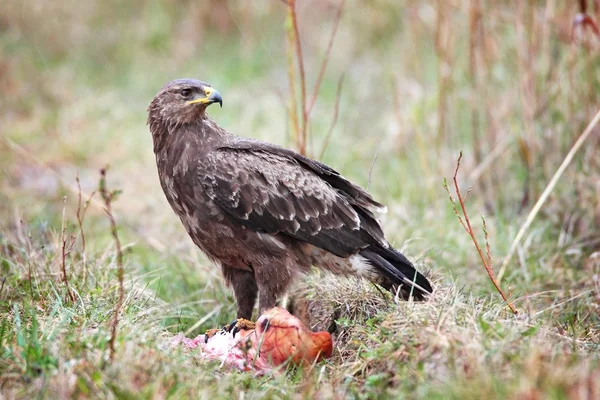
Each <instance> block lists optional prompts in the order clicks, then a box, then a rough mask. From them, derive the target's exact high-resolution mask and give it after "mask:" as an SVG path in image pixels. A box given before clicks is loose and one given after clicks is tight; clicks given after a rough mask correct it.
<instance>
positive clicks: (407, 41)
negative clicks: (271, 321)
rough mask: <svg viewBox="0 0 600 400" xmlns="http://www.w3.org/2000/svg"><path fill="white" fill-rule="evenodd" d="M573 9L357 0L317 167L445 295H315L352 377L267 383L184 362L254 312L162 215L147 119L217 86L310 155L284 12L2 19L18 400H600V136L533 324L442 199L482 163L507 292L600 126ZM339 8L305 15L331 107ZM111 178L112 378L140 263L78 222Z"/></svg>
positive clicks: (8, 255) (372, 291)
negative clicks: (183, 343) (192, 91)
mask: <svg viewBox="0 0 600 400" xmlns="http://www.w3.org/2000/svg"><path fill="white" fill-rule="evenodd" d="M574 3H575V2H565V1H557V2H547V3H546V2H537V3H535V4H528V3H527V2H523V4H522V5H518V6H511V5H509V4H498V5H492V4H490V3H489V2H484V4H481V5H480V7H481V8H477V5H478V4H479V2H478V1H466V0H465V1H455V2H447V3H446V2H434V1H423V2H418V4H417V3H414V2H409V1H399V2H398V1H392V0H375V1H372V2H369V3H368V5H365V4H363V3H362V2H358V1H352V0H349V1H348V2H347V4H346V5H345V8H344V12H343V14H342V18H341V20H340V24H339V28H338V32H337V35H336V38H335V41H334V45H333V47H332V50H331V53H330V56H329V61H328V64H327V69H326V72H325V74H324V77H323V83H322V85H321V88H320V91H319V96H318V98H317V101H316V103H315V106H314V108H313V109H312V112H311V115H310V126H309V128H310V129H309V131H308V141H307V144H308V146H307V147H308V153H309V155H311V156H314V157H318V158H320V159H321V160H322V161H324V162H326V163H327V164H329V165H331V166H332V167H334V168H336V169H337V170H339V171H340V172H342V173H343V174H344V175H345V176H346V177H348V178H350V179H352V180H353V181H355V182H357V183H358V184H360V185H362V186H364V187H369V191H370V192H371V193H372V194H373V195H374V197H375V198H376V199H378V200H379V201H381V202H382V203H385V204H387V205H388V210H389V211H388V213H387V214H386V215H385V216H383V217H382V223H383V226H384V229H385V231H386V233H387V236H388V238H389V240H390V241H391V242H392V243H393V244H394V245H395V246H396V247H398V248H400V249H401V250H402V251H403V252H404V253H405V254H407V255H408V256H409V258H410V259H411V260H413V261H415V263H416V264H417V265H418V267H419V268H420V269H421V270H423V271H428V272H429V274H430V276H431V277H432V279H433V282H434V285H435V287H436V292H435V294H434V296H433V297H432V298H431V300H430V301H428V302H425V303H413V302H401V301H399V302H397V301H395V300H394V299H393V298H392V297H391V296H389V295H387V294H385V293H382V292H380V291H379V290H377V288H375V287H373V286H372V285H370V284H368V283H366V282H362V281H358V280H354V279H349V280H345V279H342V280H339V279H338V280H336V279H333V278H332V277H329V276H326V275H323V276H320V275H317V274H315V275H313V276H311V277H309V278H308V279H307V280H306V281H305V282H303V283H302V284H301V285H300V286H299V287H298V288H296V290H295V292H294V295H293V296H292V298H291V301H290V302H291V303H293V305H298V304H304V305H305V306H306V307H307V310H308V312H309V314H310V316H311V322H312V324H313V327H314V328H319V329H331V330H332V331H333V332H334V336H335V339H336V345H335V350H334V355H333V357H332V358H331V359H330V360H327V361H325V362H322V363H320V364H318V365H316V366H314V368H312V369H308V370H307V369H300V368H291V367H290V368H289V369H288V370H287V371H285V372H284V373H282V374H276V375H268V376H263V377H254V376H253V375H252V374H250V373H240V372H236V371H229V370H227V369H224V368H222V367H221V366H220V365H218V364H215V363H205V362H202V361H200V360H199V358H198V356H197V354H194V353H190V352H186V351H183V350H182V349H180V348H177V347H173V346H171V343H172V339H173V337H175V336H176V335H177V334H178V333H180V332H183V333H184V334H185V335H187V336H190V337H192V336H195V335H197V334H199V333H201V332H203V331H204V330H206V329H207V328H212V327H216V326H221V325H223V324H225V323H227V322H229V321H231V320H232V319H233V317H234V315H235V308H234V301H233V296H232V293H231V291H230V290H229V289H227V288H225V287H224V285H223V282H222V279H221V277H220V272H219V270H218V269H217V268H214V267H213V266H212V265H211V264H210V262H209V261H208V260H207V259H206V258H205V257H204V256H203V255H202V254H201V253H200V252H199V251H198V250H197V249H196V248H195V246H194V245H193V243H192V242H191V240H190V239H189V238H188V237H187V235H186V234H185V232H184V230H183V228H182V227H181V225H180V222H179V221H178V219H177V218H176V216H175V215H174V214H173V212H172V211H171V210H170V208H169V206H168V204H167V203H166V201H165V199H164V195H163V194H162V191H161V189H160V186H159V183H158V176H157V173H156V167H155V163H154V159H153V154H152V145H151V137H150V134H149V132H148V130H147V127H146V126H145V118H146V112H145V109H146V107H147V105H148V103H149V102H150V100H151V98H152V97H153V96H154V94H155V93H156V92H157V91H158V90H159V89H160V87H161V86H162V85H163V84H164V83H166V82H168V81H169V80H171V79H174V78H180V77H192V78H199V79H203V80H206V81H208V82H210V83H211V84H212V85H213V86H214V87H215V88H217V89H218V90H219V92H220V93H221V94H222V95H223V98H224V105H223V106H224V107H223V108H222V109H219V108H214V109H212V110H210V112H211V115H212V117H213V118H214V119H215V120H216V121H218V123H219V124H221V125H222V126H224V127H225V128H227V129H228V130H230V131H232V132H235V133H237V134H240V135H246V136H252V137H255V138H258V139H262V140H268V141H271V142H275V143H278V144H281V145H285V146H288V147H295V146H296V140H295V137H294V129H293V123H292V122H291V121H292V120H290V117H289V113H288V112H286V109H287V107H289V85H288V79H289V75H288V59H289V56H293V55H294V54H295V53H294V51H293V50H292V51H290V49H289V47H288V44H287V42H286V34H287V33H288V32H289V31H290V21H289V20H286V6H285V4H284V3H283V2H276V1H273V2H244V1H239V2H237V1H227V2H223V1H211V2H208V1H207V2H198V3H188V2H183V1H172V2H161V1H150V2H142V1H133V2H129V3H128V5H127V6H123V5H121V4H120V2H116V1H112V0H111V1H108V2H106V1H104V2H85V3H77V4H75V3H70V2H69V3H67V2H48V3H47V4H46V3H40V2H35V1H22V2H16V1H14V2H9V3H8V6H5V7H3V10H2V12H1V13H0V71H1V73H0V90H1V92H2V94H3V95H2V96H1V98H0V107H1V108H2V113H1V114H0V132H1V134H0V135H1V136H0V139H1V140H0V159H1V160H2V161H1V163H0V269H1V271H2V274H1V278H0V321H1V322H0V352H1V353H2V357H1V358H0V397H6V398H32V397H34V396H35V397H38V396H39V397H44V396H45V397H49V398H64V397H78V396H87V397H99V398H104V397H108V398H114V397H147V398H162V397H174V398H180V397H195V398H198V397H200V398H204V397H209V396H210V397H215V398H216V397H231V396H233V397H236V398H242V397H243V398H259V397H263V396H267V397H270V398H296V397H312V396H320V397H321V398H330V397H335V398H343V397H346V396H348V397H354V398H374V397H398V396H401V397H409V398H423V397H426V398H507V397H509V398H578V397H579V398H585V396H588V397H587V398H594V397H599V396H600V384H599V383H598V382H600V372H599V344H600V317H599V315H600V310H599V308H600V252H599V250H600V239H599V233H598V232H599V227H600V203H599V198H600V196H599V195H598V193H599V190H600V189H599V187H600V186H599V185H600V173H599V172H598V171H600V158H598V156H597V154H598V146H599V138H598V134H597V132H596V133H595V134H594V135H592V136H591V137H590V139H589V140H588V142H586V144H585V145H584V146H583V148H582V150H581V151H580V152H579V153H578V154H577V156H576V157H575V159H574V161H573V162H571V163H570V165H569V166H568V168H567V170H566V171H565V174H564V175H563V176H562V177H561V179H560V180H559V182H558V185H557V187H556V188H555V189H554V190H553V191H552V193H551V196H550V198H549V199H548V201H547V202H546V203H545V204H544V206H543V207H542V209H541V212H540V213H539V214H538V215H537V217H536V219H535V220H534V223H533V224H532V226H531V228H530V229H529V230H528V231H527V233H526V235H525V237H524V239H523V241H522V242H521V244H520V246H519V247H518V251H517V253H516V254H515V256H514V257H513V259H512V261H511V262H510V264H509V265H508V268H507V269H506V272H505V273H504V274H503V276H502V281H501V286H502V287H503V288H504V289H505V291H506V292H507V293H508V294H509V298H510V300H511V301H512V302H513V303H514V304H515V306H516V307H517V309H518V310H519V314H518V315H517V316H514V315H513V314H512V313H511V312H510V310H509V309H508V308H507V307H506V304H505V303H504V302H503V301H502V299H501V298H500V296H499V295H498V293H497V292H496V291H495V289H494V287H493V286H492V284H491V282H490V280H489V278H488V276H487V274H486V272H485V270H484V268H483V266H482V264H481V261H480V260H479V256H478V254H477V252H476V251H475V248H474V246H473V243H472V241H471V238H470V237H469V236H468V235H467V234H466V233H465V232H464V230H463V228H462V226H461V225H460V222H459V221H458V220H457V218H456V216H455V214H454V212H453V209H452V205H451V203H450V202H449V200H448V196H447V194H446V192H445V190H444V188H443V187H442V183H443V180H444V177H447V178H449V179H450V178H451V177H452V175H453V173H454V168H455V166H456V159H457V157H458V154H459V152H460V151H461V150H462V151H463V164H462V166H461V170H460V171H459V176H458V177H459V181H460V183H461V185H462V189H463V193H466V192H467V191H468V188H469V187H472V190H471V191H470V192H469V195H468V199H467V210H468V212H469V214H470V217H471V222H472V224H473V226H474V228H475V230H476V232H477V238H478V240H479V241H480V243H481V244H482V245H483V243H484V233H483V230H482V226H481V219H480V216H481V215H485V218H486V224H487V230H488V234H489V244H490V249H491V253H492V254H491V255H492V261H493V265H494V266H495V268H496V272H498V270H499V265H500V264H501V261H502V258H503V257H504V256H505V255H506V254H507V253H508V251H509V248H510V246H511V243H512V241H513V239H514V238H515V235H516V233H517V231H518V230H519V228H520V227H521V226H522V224H523V222H524V220H525V217H526V215H527V214H528V212H529V211H530V209H531V208H532V207H533V205H534V203H535V201H536V200H537V199H538V197H539V196H540V194H541V193H542V191H543V190H544V188H545V187H546V185H547V184H548V182H549V181H550V178H551V177H552V175H553V174H554V172H555V171H556V169H557V168H558V166H559V165H560V163H561V162H562V161H563V159H564V158H565V156H566V154H567V152H568V150H569V148H570V146H571V145H572V144H573V143H574V141H575V140H576V138H577V137H578V135H579V134H580V133H581V132H582V131H583V129H584V128H585V126H586V125H587V124H588V122H589V121H590V120H591V119H592V117H593V116H594V114H595V113H596V112H597V108H598V104H599V102H598V93H600V90H599V88H600V75H599V74H598V71H600V69H599V68H598V67H599V65H598V64H599V62H600V57H599V53H598V48H599V46H598V43H597V42H598V40H597V38H595V37H594V36H593V34H590V32H586V31H585V30H584V29H581V27H578V28H577V29H575V31H574V35H573V36H575V39H576V40H574V41H573V40H572V38H571V22H572V21H573V18H574V16H575V14H576V13H577V12H579V11H580V10H579V9H578V8H577V7H578V5H576V4H574ZM338 4H339V3H338V2H337V1H333V0H332V1H323V2H308V1H298V6H297V7H298V24H299V27H300V36H301V38H302V46H303V54H304V66H305V72H306V80H307V84H306V89H307V97H308V98H309V99H310V98H311V97H312V94H313V87H314V84H315V82H316V81H317V77H318V76H319V70H320V67H321V61H322V58H323V56H324V54H325V53H326V49H327V43H328V41H329V35H330V32H331V28H332V26H333V21H334V19H335V16H336V13H337V7H338ZM519 4H521V3H519ZM590 14H591V15H592V16H594V13H593V10H590ZM588 31H590V29H588ZM341 76H344V80H343V84H342V90H341V95H340V96H339V99H338V96H337V95H336V93H337V92H338V82H339V81H340V77H341ZM295 79H296V80H297V81H299V74H298V71H296V77H295ZM296 89H297V90H296V92H297V93H296V94H297V96H298V97H300V92H301V91H300V90H299V87H296ZM338 100H339V101H338ZM336 103H339V106H338V108H339V110H338V112H337V119H336V118H335V115H336V112H335V109H336ZM334 120H337V121H336V122H335V124H332V121H334ZM331 126H333V128H332V129H330V127H331ZM329 132H331V135H330V138H329V139H328V138H327V137H328V135H329ZM325 143H328V144H327V146H326V147H325ZM107 164H109V165H110V168H109V169H108V178H107V179H108V185H109V187H110V188H112V189H119V190H121V191H122V192H121V193H120V194H119V195H118V196H117V198H116V201H115V202H114V204H113V208H114V218H115V221H116V224H117V226H118V235H119V238H120V240H121V244H122V247H123V257H124V262H123V267H124V272H125V277H124V287H125V299H124V304H123V307H122V310H121V313H120V319H119V324H118V328H117V336H116V342H115V350H116V351H115V355H114V359H112V360H111V359H110V351H109V340H110V336H111V321H112V318H113V314H114V309H115V304H116V302H117V297H118V279H117V252H116V248H115V241H114V238H113V236H112V235H111V232H110V227H109V220H108V218H107V216H106V214H105V213H104V211H103V208H104V207H103V204H102V200H101V198H100V197H99V196H98V195H97V194H96V195H95V196H94V198H93V200H92V201H91V202H90V205H89V208H88V209H87V213H86V216H85V219H84V221H83V224H82V226H81V228H80V226H79V224H78V221H77V210H78V209H79V210H80V215H81V211H82V210H83V209H84V208H85V202H86V200H87V198H88V196H89V195H90V194H91V193H92V192H93V191H94V190H95V189H96V188H97V187H98V181H99V170H100V168H103V167H105V166H106V165H107ZM77 176H79V178H80V183H81V193H82V204H81V206H79V205H78V204H79V202H78V197H79V193H80V191H79V190H78V184H77V181H76V177H77ZM63 232H64V234H63ZM82 232H83V233H84V236H85V246H84V245H83V240H82V239H83V238H82ZM71 238H72V239H71ZM63 239H64V241H65V242H66V245H65V256H64V257H63V254H62V253H63V251H62V250H63ZM71 243H72V247H71ZM69 250H70V251H69ZM63 259H64V262H63ZM63 265H64V271H66V275H67V279H68V284H67V283H65V281H64V278H63ZM67 285H68V287H69V290H67ZM68 293H71V294H72V298H71V296H69V294H68Z"/></svg>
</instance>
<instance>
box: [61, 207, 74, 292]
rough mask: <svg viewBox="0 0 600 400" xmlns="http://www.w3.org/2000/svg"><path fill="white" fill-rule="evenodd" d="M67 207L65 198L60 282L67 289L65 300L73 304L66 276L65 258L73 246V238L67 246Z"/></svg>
mask: <svg viewBox="0 0 600 400" xmlns="http://www.w3.org/2000/svg"><path fill="white" fill-rule="evenodd" d="M66 205H67V196H65V197H64V198H63V213H62V228H61V233H60V242H61V252H60V269H61V274H62V281H63V283H64V284H65V288H66V289H67V298H68V299H69V300H70V301H71V302H72V303H73V302H75V296H74V295H73V292H71V287H70V286H69V276H68V275H67V256H68V255H69V254H71V251H72V250H73V245H74V244H75V238H74V237H73V236H71V237H70V239H69V244H68V245H67V238H66V233H67V226H66V225H65V209H66Z"/></svg>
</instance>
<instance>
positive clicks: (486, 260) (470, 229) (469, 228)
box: [444, 151, 518, 314]
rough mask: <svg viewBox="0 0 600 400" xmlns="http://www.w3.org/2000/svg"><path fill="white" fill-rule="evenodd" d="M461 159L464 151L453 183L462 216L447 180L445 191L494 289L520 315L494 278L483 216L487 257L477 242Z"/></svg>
mask: <svg viewBox="0 0 600 400" xmlns="http://www.w3.org/2000/svg"><path fill="white" fill-rule="evenodd" d="M461 159H462V151H461V152H460V155H459V156H458V161H457V162H456V170H454V177H453V182H454V190H455V191H456V196H457V197H458V202H459V204H460V208H461V210H462V216H461V215H460V213H459V212H458V209H457V208H456V201H455V200H454V198H453V197H452V194H451V193H450V188H449V187H448V183H447V182H446V180H445V179H444V189H446V192H448V196H449V198H450V202H451V203H452V207H453V209H454V214H456V216H457V217H458V220H459V221H460V223H461V225H462V226H463V228H464V229H465V231H466V232H467V233H468V234H469V236H471V239H472V240H473V244H474V245H475V249H476V250H477V254H479V258H480V259H481V262H482V263H483V267H484V268H485V270H486V271H487V273H488V275H489V277H490V280H491V281H492V284H493V285H494V287H495V288H496V290H497V291H498V293H500V296H502V299H503V300H504V301H505V302H506V304H507V305H508V307H509V308H510V310H511V311H512V312H513V313H514V314H517V313H518V312H517V309H516V308H515V307H514V306H513V305H512V303H511V302H510V301H509V300H508V297H506V295H505V294H504V292H503V291H502V289H501V288H500V284H499V281H498V280H496V278H495V276H494V268H493V267H492V256H491V251H490V245H489V240H488V232H487V226H486V224H485V218H483V216H482V217H481V219H482V220H483V232H484V235H485V247H486V252H487V257H486V256H485V255H484V254H483V251H482V250H481V247H480V246H479V242H478V241H477V238H476V237H475V232H474V231H473V227H472V226H471V221H470V219H469V215H468V214H467V209H466V207H465V199H463V197H462V194H461V192H460V188H459V186H458V178H457V175H458V169H459V168H460V160H461ZM467 194H468V193H467ZM463 217H464V218H463Z"/></svg>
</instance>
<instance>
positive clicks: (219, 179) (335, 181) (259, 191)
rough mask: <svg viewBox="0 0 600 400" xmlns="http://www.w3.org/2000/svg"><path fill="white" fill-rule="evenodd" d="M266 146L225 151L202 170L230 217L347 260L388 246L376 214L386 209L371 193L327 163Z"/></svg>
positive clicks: (208, 187)
mask: <svg viewBox="0 0 600 400" xmlns="http://www.w3.org/2000/svg"><path fill="white" fill-rule="evenodd" d="M258 143H260V142H258ZM263 145H265V146H266V144H263V143H260V145H259V144H257V142H251V143H250V145H248V146H245V145H244V146H234V147H232V146H229V147H221V148H219V149H216V150H214V151H212V152H210V153H209V154H208V155H207V156H206V157H205V158H204V160H203V161H202V162H201V164H200V165H199V170H198V175H199V179H200V180H201V181H202V183H203V185H204V188H205V190H206V193H207V194H208V196H209V197H210V198H211V199H212V200H213V201H214V202H215V203H217V204H218V205H219V206H220V207H221V208H222V209H223V210H224V211H225V212H226V213H227V214H229V215H230V216H231V217H233V218H234V219H235V220H236V221H238V222H239V223H240V224H243V225H245V226H247V227H248V228H250V229H252V230H254V231H257V232H265V233H270V234H277V233H280V234H285V235H288V236H291V237H293V238H295V239H299V240H302V241H305V242H308V243H311V244H313V245H315V246H317V247H320V248H322V249H324V250H327V251H329V252H331V253H333V254H336V255H338V256H341V257H348V256H350V255H351V254H355V253H356V252H358V251H360V250H361V249H363V248H366V247H368V246H369V245H372V244H379V245H381V246H384V247H387V246H388V244H387V241H386V240H385V238H384V235H383V232H382V230H381V227H380V225H379V223H378V222H377V220H376V219H375V217H374V215H373V210H374V209H375V208H379V207H381V205H380V204H379V203H377V202H375V201H374V200H373V199H372V198H371V197H370V196H369V194H368V193H366V192H365V191H363V190H362V189H360V188H359V187H358V186H356V185H353V184H352V183H350V182H349V181H347V180H345V179H344V178H342V177H341V176H340V175H339V174H338V173H337V172H335V171H334V170H332V169H331V168H329V167H327V166H325V165H324V164H321V163H318V162H316V161H314V160H310V159H308V158H304V157H302V156H300V155H297V153H294V152H291V151H289V150H285V149H281V148H279V147H276V146H272V148H261V146H263ZM287 152H289V153H290V154H286V153H287Z"/></svg>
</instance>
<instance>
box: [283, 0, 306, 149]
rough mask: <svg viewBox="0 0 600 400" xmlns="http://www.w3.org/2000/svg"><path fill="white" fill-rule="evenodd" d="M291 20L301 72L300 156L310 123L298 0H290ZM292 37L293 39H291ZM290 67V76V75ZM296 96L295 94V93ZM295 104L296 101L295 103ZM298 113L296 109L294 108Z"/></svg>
mask: <svg viewBox="0 0 600 400" xmlns="http://www.w3.org/2000/svg"><path fill="white" fill-rule="evenodd" d="M287 4H288V9H289V14H288V15H289V18H290V23H291V27H290V29H288V38H289V40H293V43H294V48H295V51H296V60H297V62H298V69H299V71H300V109H301V111H302V114H301V116H302V124H301V125H300V129H299V135H298V136H297V143H296V144H297V146H298V152H299V153H300V154H303V155H305V154H306V128H307V123H308V113H307V109H306V75H305V73H304V57H303V56H302V44H301V43H300V31H299V30H298V18H297V15H296V0H288V2H287ZM290 35H291V37H290ZM289 67H290V66H289V65H288V76H290V75H289ZM290 85H294V81H291V82H290ZM293 94H294V95H295V93H293ZM294 103H295V101H294ZM294 112H296V108H294Z"/></svg>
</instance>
